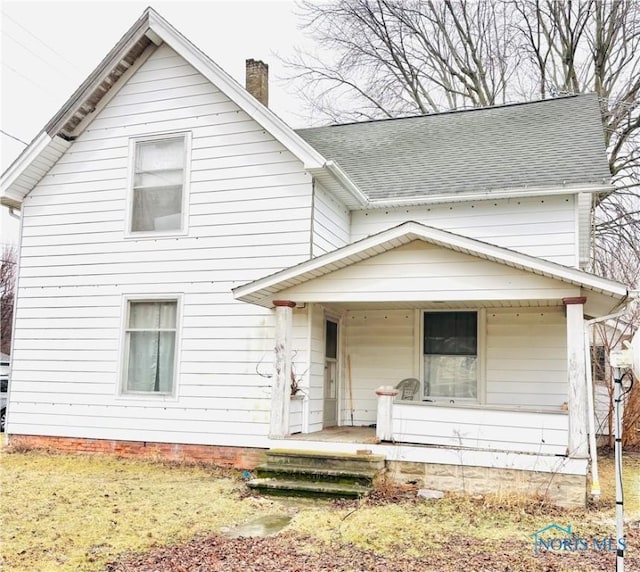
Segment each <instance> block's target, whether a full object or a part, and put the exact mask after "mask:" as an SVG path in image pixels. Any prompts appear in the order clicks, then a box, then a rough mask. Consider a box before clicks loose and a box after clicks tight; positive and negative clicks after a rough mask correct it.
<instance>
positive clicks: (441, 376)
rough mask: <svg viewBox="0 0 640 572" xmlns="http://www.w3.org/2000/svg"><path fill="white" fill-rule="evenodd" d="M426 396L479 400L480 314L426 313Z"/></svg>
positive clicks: (424, 346) (427, 397)
mask: <svg viewBox="0 0 640 572" xmlns="http://www.w3.org/2000/svg"><path fill="white" fill-rule="evenodd" d="M423 348H424V397H425V398H426V399H429V398H432V397H436V398H437V397H443V398H456V399H465V398H466V399H472V400H475V399H477V397H478V313H477V312H425V313H424V344H423Z"/></svg>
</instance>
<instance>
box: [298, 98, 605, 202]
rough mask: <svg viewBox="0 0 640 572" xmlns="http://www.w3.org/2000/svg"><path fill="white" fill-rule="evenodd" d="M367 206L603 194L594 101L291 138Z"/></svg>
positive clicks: (372, 124)
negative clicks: (574, 189)
mask: <svg viewBox="0 0 640 572" xmlns="http://www.w3.org/2000/svg"><path fill="white" fill-rule="evenodd" d="M296 133H298V134H299V135H300V136H301V137H303V138H304V139H305V140H306V141H307V142H308V143H310V144H311V145H313V147H315V148H316V149H317V150H318V151H319V152H320V153H322V155H324V156H325V157H326V158H327V159H331V160H334V161H336V162H337V163H338V164H339V165H340V166H341V167H342V169H343V170H344V171H345V172H346V173H348V174H349V177H350V179H351V180H352V181H353V183H354V184H355V185H356V186H357V187H358V188H359V189H360V190H361V191H362V192H363V193H364V194H365V195H366V196H367V198H368V199H369V200H370V201H371V202H372V203H375V202H387V203H388V202H390V201H398V200H402V199H409V200H415V199H419V198H427V199H428V198H430V197H434V196H438V195H448V196H449V198H450V197H451V195H462V194H465V193H479V192H483V191H484V192H491V191H496V190H500V189H507V190H509V192H510V194H511V196H514V195H518V194H522V193H524V192H526V191H527V190H529V191H530V190H531V187H537V188H538V189H539V190H540V189H543V188H549V187H552V188H556V189H563V188H570V187H571V186H575V185H581V186H585V185H587V186H593V187H599V188H600V189H602V187H603V186H607V185H609V183H610V179H611V173H610V171H609V166H608V163H607V156H606V149H605V146H604V136H603V126H602V121H601V118H600V107H599V103H598V98H597V96H596V95H595V94H588V95H578V96H569V97H560V98H556V99H548V100H541V101H536V102H529V103H520V104H512V105H502V106H495V107H485V108H477V109H469V110H463V111H452V112H446V113H437V114H431V115H422V116H419V117H407V118H400V119H384V120H379V121H366V122H361V123H350V124H345V125H332V126H328V127H317V128H311V129H298V130H297V131H296Z"/></svg>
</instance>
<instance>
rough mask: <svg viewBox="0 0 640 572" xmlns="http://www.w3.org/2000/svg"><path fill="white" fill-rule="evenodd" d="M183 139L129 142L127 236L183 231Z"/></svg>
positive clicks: (184, 158) (180, 137) (170, 137)
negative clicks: (131, 163)
mask: <svg viewBox="0 0 640 572" xmlns="http://www.w3.org/2000/svg"><path fill="white" fill-rule="evenodd" d="M186 150H187V136H186V134H182V135H177V136H176V135H172V136H163V137H158V138H154V139H145V140H136V141H134V142H133V150H132V152H133V156H134V168H133V183H132V191H131V192H132V196H131V215H130V227H129V230H130V232H131V233H141V232H153V233H159V232H160V233H162V232H175V231H181V230H183V220H184V204H185V181H186V155H187V152H186Z"/></svg>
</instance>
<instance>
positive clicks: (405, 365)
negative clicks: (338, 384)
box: [340, 310, 420, 425]
mask: <svg viewBox="0 0 640 572" xmlns="http://www.w3.org/2000/svg"><path fill="white" fill-rule="evenodd" d="M343 323H344V328H343V336H344V343H345V353H346V355H347V359H350V361H351V381H349V373H348V371H346V372H345V375H344V377H343V388H344V391H343V392H342V394H343V399H342V404H341V407H340V409H341V411H342V416H341V422H340V424H341V425H346V424H350V423H351V411H350V409H351V402H350V401H351V400H350V395H349V394H350V391H351V392H352V393H353V406H354V412H353V418H354V424H355V425H370V424H371V423H375V422H376V408H377V399H376V394H375V390H376V389H377V388H378V387H380V386H381V385H386V386H389V385H390V386H393V387H395V386H396V385H397V384H398V383H399V382H400V381H401V380H402V379H404V378H406V377H417V375H416V371H415V369H414V364H415V362H416V356H415V346H416V344H415V341H416V337H419V335H420V333H419V330H417V331H416V329H415V319H414V312H413V310H356V311H350V312H347V314H346V316H345V318H344V320H343ZM349 384H351V390H350V389H349Z"/></svg>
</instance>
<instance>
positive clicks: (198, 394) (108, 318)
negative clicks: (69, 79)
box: [11, 45, 312, 446]
mask: <svg viewBox="0 0 640 572" xmlns="http://www.w3.org/2000/svg"><path fill="white" fill-rule="evenodd" d="M185 132H190V133H191V135H192V151H191V158H190V161H189V164H188V166H187V167H188V169H189V170H190V172H191V176H190V180H191V184H190V192H189V205H188V209H189V212H188V214H189V217H188V219H189V220H188V232H187V234H185V235H182V236H177V237H171V238H164V237H163V238H162V239H161V240H157V241H156V240H153V239H151V240H150V239H148V238H145V239H138V238H137V237H135V236H134V237H130V238H128V239H127V240H125V235H126V228H125V227H126V223H125V222H124V221H126V219H127V196H128V188H129V187H128V186H129V178H128V176H129V174H130V173H129V171H128V166H129V162H130V159H129V157H130V156H129V142H130V140H131V138H138V137H148V136H149V135H151V136H155V134H158V133H167V134H175V133H185ZM311 182H312V181H311V176H310V175H309V174H308V173H306V172H305V170H304V168H303V165H302V164H301V162H300V161H299V160H298V159H296V157H294V156H293V155H292V154H291V153H290V152H289V151H288V150H287V149H286V148H285V147H284V146H283V145H281V144H280V143H279V142H278V141H276V140H275V139H274V138H273V137H272V136H271V135H270V134H269V133H268V132H266V131H265V130H264V129H263V128H262V127H261V126H260V125H259V124H257V123H256V122H255V121H254V120H253V119H252V118H251V117H250V116H249V115H247V114H246V113H245V112H244V111H242V110H240V109H239V107H238V106H237V105H236V104H235V103H233V102H232V101H230V100H229V98H228V97H227V96H226V95H225V94H223V93H222V92H220V91H219V90H218V89H217V88H216V86H214V85H212V84H210V83H209V82H208V81H207V80H206V79H205V78H204V77H203V76H201V75H200V74H198V73H197V72H196V71H195V70H194V69H193V68H192V67H191V66H188V65H186V64H185V62H184V61H183V60H182V59H181V58H180V57H178V56H177V54H175V52H173V51H172V50H171V49H170V48H169V47H168V46H166V45H163V46H161V47H159V48H158V49H157V50H156V51H155V52H154V53H153V54H152V55H151V56H150V58H149V59H148V60H147V61H146V62H145V63H144V64H143V65H142V66H141V68H140V70H139V71H138V72H137V73H136V74H134V75H133V76H132V78H131V80H130V81H129V82H128V83H127V84H126V85H124V86H123V87H122V89H120V91H119V92H118V93H117V94H116V95H115V96H114V97H113V99H112V100H111V101H110V102H109V104H108V105H107V106H106V107H105V108H104V109H103V110H102V112H100V113H99V114H98V116H97V117H96V119H95V120H94V121H93V122H92V123H91V124H90V125H89V126H88V127H87V130H86V131H84V132H83V133H82V134H81V135H80V136H79V137H78V138H77V139H76V140H75V141H74V142H73V143H72V144H71V146H70V148H69V149H68V151H67V152H66V153H65V154H64V155H63V156H62V157H61V158H60V160H59V161H58V162H57V163H56V165H55V166H54V167H53V168H52V169H51V171H50V172H49V173H48V174H47V175H46V176H45V177H44V178H43V179H42V181H41V182H40V184H39V185H38V186H36V188H34V190H33V192H32V193H31V194H30V195H29V196H28V197H27V199H26V201H25V204H24V209H23V226H24V228H23V237H22V249H21V255H22V259H21V277H20V284H19V291H18V301H17V309H16V313H17V318H16V320H17V321H16V345H15V353H14V356H13V358H14V363H13V365H14V369H13V372H14V375H13V379H12V411H11V430H12V432H14V433H18V434H19V433H22V434H33V435H66V436H77V437H86V438H105V439H125V440H127V439H129V440H137V441H139V440H146V441H165V442H175V443H208V444H219V445H236V446H237V445H238V444H240V443H242V444H243V445H246V446H265V444H266V442H267V441H266V439H267V437H266V436H267V434H268V428H269V414H270V407H271V397H270V396H271V389H270V380H268V379H265V378H263V377H261V376H260V375H258V374H257V373H256V364H257V363H258V362H259V361H260V359H261V358H265V356H266V358H265V359H266V361H267V362H268V363H269V364H270V363H271V361H270V358H271V355H272V352H273V316H272V312H271V311H269V310H266V309H264V308H260V307H257V306H253V305H249V304H244V303H241V302H237V301H235V300H234V299H233V296H232V294H231V289H232V288H233V287H235V286H237V285H239V284H242V283H245V282H248V281H251V280H255V279H257V278H260V277H262V276H264V275H267V274H270V273H272V272H275V271H278V270H281V269H282V268H284V267H287V266H290V265H293V264H297V263H299V262H301V261H303V260H305V259H307V258H308V257H309V252H310V236H311V224H310V219H311V209H312V188H311ZM168 292H169V293H170V292H180V293H182V303H181V310H182V318H181V325H180V331H179V333H178V337H179V342H180V352H179V354H178V361H177V364H176V365H177V368H178V371H179V378H178V379H177V388H178V392H177V395H176V396H175V399H174V400H173V401H170V400H169V401H162V400H158V399H153V397H154V396H150V397H149V398H146V400H145V398H140V397H139V396H127V395H118V387H119V378H120V370H121V363H122V362H121V350H120V345H121V340H122V325H123V322H122V306H121V301H122V297H123V296H128V297H133V298H135V297H139V296H140V294H141V293H144V295H145V296H153V295H156V296H157V297H162V296H166V295H167V293H168ZM304 369H305V368H304V366H303V365H301V372H304ZM134 397H135V399H134Z"/></svg>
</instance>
